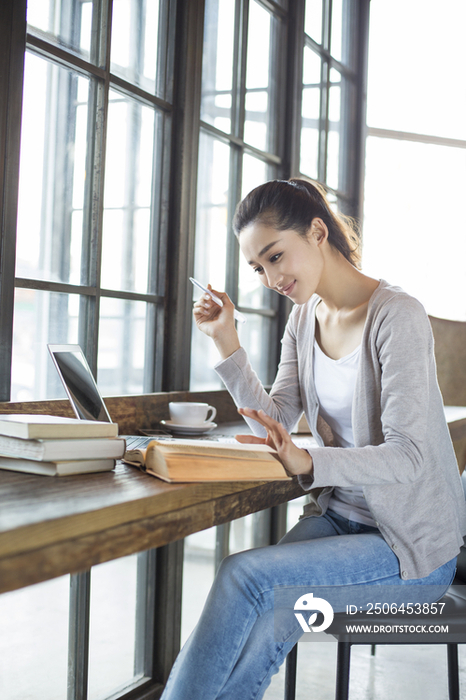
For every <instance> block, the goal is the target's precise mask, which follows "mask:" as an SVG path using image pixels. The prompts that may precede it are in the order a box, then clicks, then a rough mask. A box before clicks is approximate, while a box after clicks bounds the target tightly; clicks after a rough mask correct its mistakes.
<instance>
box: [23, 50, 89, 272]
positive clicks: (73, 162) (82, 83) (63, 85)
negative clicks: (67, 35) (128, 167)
mask: <svg viewBox="0 0 466 700" xmlns="http://www.w3.org/2000/svg"><path fill="white" fill-rule="evenodd" d="M88 94H89V81H88V80H87V79H86V78H83V77H80V76H78V74H77V73H74V72H73V71H70V70H67V69H66V68H61V67H59V66H58V65H56V64H53V63H49V62H48V61H46V60H44V59H42V58H39V57H38V56H35V55H33V54H30V53H26V60H25V75H24V97H23V118H22V128H21V165H20V185H19V203H18V229H17V248H16V276H17V277H26V278H33V279H48V280H52V281H59V282H71V283H74V284H79V283H80V282H81V249H82V245H83V206H84V186H85V178H86V153H87V121H88ZM84 283H87V279H85V280H84Z"/></svg>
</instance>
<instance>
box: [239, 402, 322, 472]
mask: <svg viewBox="0 0 466 700" xmlns="http://www.w3.org/2000/svg"><path fill="white" fill-rule="evenodd" d="M238 413H241V415H242V416H246V418H252V419H253V420H255V421H257V422H258V423H260V424H261V425H263V426H264V428H265V429H266V430H267V437H266V438H261V437H257V436H256V435H236V439H237V440H238V442H242V443H249V444H253V445H269V446H270V447H273V449H274V450H276V451H277V453H278V457H279V459H280V462H281V463H282V464H283V466H284V467H285V469H286V471H287V472H288V473H289V474H293V475H296V474H308V475H311V474H312V457H311V455H310V454H309V452H306V450H302V449H300V448H299V447H297V446H296V445H295V444H294V442H293V441H292V439H291V436H290V434H289V433H288V432H287V431H286V430H285V428H284V427H283V425H282V424H281V423H279V422H278V421H276V420H274V419H273V418H270V416H268V415H267V414H266V413H265V411H262V410H260V411H255V410H253V409H252V408H238Z"/></svg>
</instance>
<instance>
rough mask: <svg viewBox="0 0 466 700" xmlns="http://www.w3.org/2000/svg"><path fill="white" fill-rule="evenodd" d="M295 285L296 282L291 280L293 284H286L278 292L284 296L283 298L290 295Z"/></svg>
mask: <svg viewBox="0 0 466 700" xmlns="http://www.w3.org/2000/svg"><path fill="white" fill-rule="evenodd" d="M295 284H296V280H293V282H291V283H290V284H288V285H287V286H286V287H283V288H282V289H280V292H281V293H282V294H284V295H285V296H289V295H290V293H291V292H292V291H293V289H294V286H295Z"/></svg>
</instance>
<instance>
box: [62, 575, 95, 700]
mask: <svg viewBox="0 0 466 700" xmlns="http://www.w3.org/2000/svg"><path fill="white" fill-rule="evenodd" d="M90 601H91V572H90V571H82V572H81V573H79V574H72V575H71V576H70V610H69V620H70V622H69V643H68V695H67V700H87V687H88V676H89V629H90Z"/></svg>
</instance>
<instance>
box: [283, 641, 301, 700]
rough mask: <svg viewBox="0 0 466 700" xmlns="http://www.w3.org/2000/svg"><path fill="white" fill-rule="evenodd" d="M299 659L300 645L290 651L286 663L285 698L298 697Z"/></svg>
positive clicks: (286, 699) (289, 699) (293, 698)
mask: <svg viewBox="0 0 466 700" xmlns="http://www.w3.org/2000/svg"><path fill="white" fill-rule="evenodd" d="M297 660H298V645H297V644H295V645H294V647H293V649H292V650H291V651H290V652H288V656H287V657H286V665H285V700H295V697H296V665H297Z"/></svg>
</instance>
